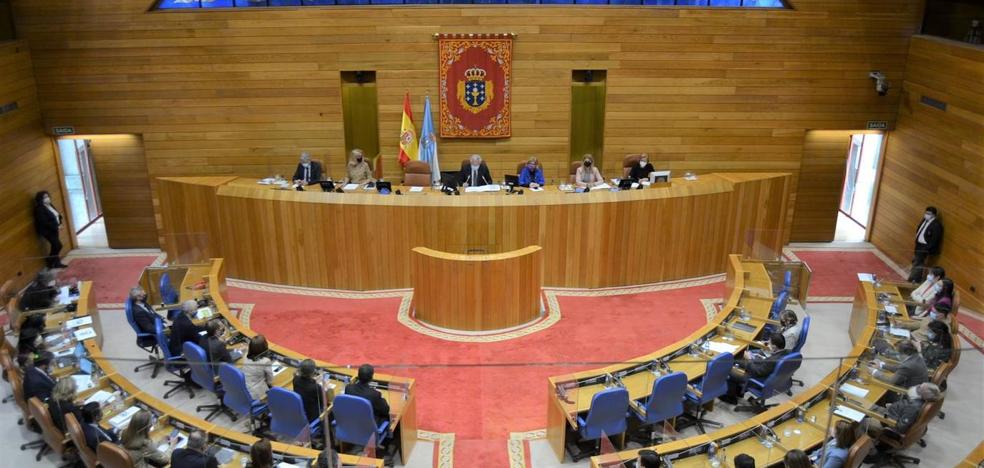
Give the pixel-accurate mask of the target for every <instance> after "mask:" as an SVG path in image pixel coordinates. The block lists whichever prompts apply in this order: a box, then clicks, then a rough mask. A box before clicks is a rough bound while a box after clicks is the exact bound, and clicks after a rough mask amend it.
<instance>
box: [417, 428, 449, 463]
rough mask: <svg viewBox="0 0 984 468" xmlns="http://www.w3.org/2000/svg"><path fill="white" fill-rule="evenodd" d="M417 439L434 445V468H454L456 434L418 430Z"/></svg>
mask: <svg viewBox="0 0 984 468" xmlns="http://www.w3.org/2000/svg"><path fill="white" fill-rule="evenodd" d="M417 439H418V440H424V441H428V442H431V443H433V444H434V453H435V455H434V461H433V466H434V468H454V433H453V432H432V431H425V430H422V429H417Z"/></svg>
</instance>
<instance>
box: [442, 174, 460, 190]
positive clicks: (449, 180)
mask: <svg viewBox="0 0 984 468" xmlns="http://www.w3.org/2000/svg"><path fill="white" fill-rule="evenodd" d="M457 186H458V173H457V172H442V173H441V187H442V188H443V187H447V188H450V189H454V188H455V187H457Z"/></svg>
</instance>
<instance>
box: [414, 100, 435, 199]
mask: <svg viewBox="0 0 984 468" xmlns="http://www.w3.org/2000/svg"><path fill="white" fill-rule="evenodd" d="M417 154H418V155H419V156H420V160H421V161H424V162H426V163H427V164H430V167H431V182H440V181H441V165H440V163H438V162H437V137H436V135H434V124H433V123H432V122H431V98H430V96H427V97H425V98H424V123H423V128H421V129H420V151H419V152H418V153H417Z"/></svg>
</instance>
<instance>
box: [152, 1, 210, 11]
mask: <svg viewBox="0 0 984 468" xmlns="http://www.w3.org/2000/svg"><path fill="white" fill-rule="evenodd" d="M201 7H202V5H201V2H197V1H195V2H187V3H186V2H182V1H178V0H163V1H162V2H161V3H160V4H159V5H157V8H158V9H160V10H174V9H177V8H201Z"/></svg>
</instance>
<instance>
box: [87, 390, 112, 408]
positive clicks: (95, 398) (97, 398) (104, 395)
mask: <svg viewBox="0 0 984 468" xmlns="http://www.w3.org/2000/svg"><path fill="white" fill-rule="evenodd" d="M112 399H113V394H112V393H109V392H107V391H106V390H97V391H96V393H93V394H92V395H90V396H89V398H86V399H85V402H86V403H92V402H96V403H99V404H100V405H104V404H106V402H107V401H109V400H112Z"/></svg>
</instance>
